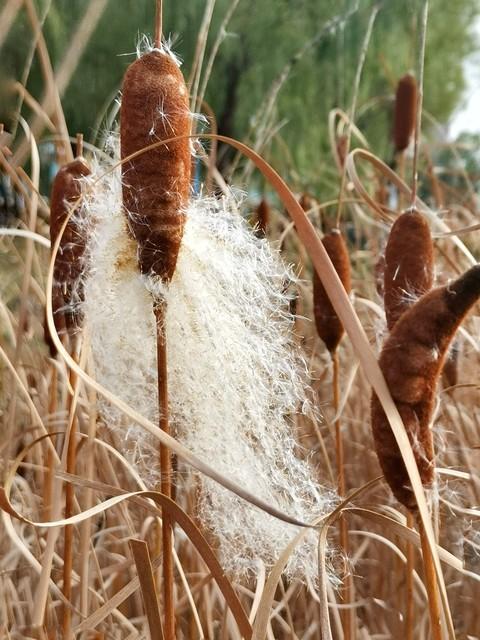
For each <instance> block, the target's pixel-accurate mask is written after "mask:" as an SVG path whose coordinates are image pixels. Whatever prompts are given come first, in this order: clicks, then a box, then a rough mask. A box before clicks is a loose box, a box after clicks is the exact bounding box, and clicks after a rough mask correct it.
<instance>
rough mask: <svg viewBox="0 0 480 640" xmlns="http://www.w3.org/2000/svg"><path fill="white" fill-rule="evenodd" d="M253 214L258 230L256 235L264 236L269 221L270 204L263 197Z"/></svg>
mask: <svg viewBox="0 0 480 640" xmlns="http://www.w3.org/2000/svg"><path fill="white" fill-rule="evenodd" d="M255 214H256V215H255V223H256V226H257V230H258V233H257V235H258V236H259V237H261V238H264V237H265V236H266V235H267V229H268V224H269V222H270V205H269V204H268V202H267V200H266V199H265V198H262V199H261V200H260V203H259V205H258V207H257V210H256V212H255Z"/></svg>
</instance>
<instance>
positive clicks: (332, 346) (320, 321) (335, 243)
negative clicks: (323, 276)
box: [313, 229, 351, 353]
mask: <svg viewBox="0 0 480 640" xmlns="http://www.w3.org/2000/svg"><path fill="white" fill-rule="evenodd" d="M322 244H323V246H324V247H325V250H326V252H327V253H328V256H329V258H330V260H331V261H332V263H333V266H334V267H335V271H336V272H337V273H338V276H339V278H340V280H341V281H342V284H343V286H344V288H345V291H346V292H347V293H350V289H351V280H350V260H349V257H348V249H347V245H346V244H345V240H344V239H343V236H342V234H341V233H340V231H339V230H338V229H334V230H332V231H330V233H327V234H326V235H325V236H324V237H323V239H322ZM313 313H314V316H315V324H316V327H317V332H318V335H319V336H320V338H321V339H322V340H323V342H324V343H325V345H326V347H327V349H328V350H329V351H330V353H334V352H335V350H336V349H337V347H338V344H339V342H340V340H341V339H342V336H343V325H342V323H341V322H340V319H339V318H338V316H337V314H336V313H335V310H334V308H333V306H332V303H331V302H330V298H329V297H328V295H327V292H326V291H325V288H324V286H323V284H322V283H321V281H320V278H319V277H318V275H317V274H316V272H314V273H313Z"/></svg>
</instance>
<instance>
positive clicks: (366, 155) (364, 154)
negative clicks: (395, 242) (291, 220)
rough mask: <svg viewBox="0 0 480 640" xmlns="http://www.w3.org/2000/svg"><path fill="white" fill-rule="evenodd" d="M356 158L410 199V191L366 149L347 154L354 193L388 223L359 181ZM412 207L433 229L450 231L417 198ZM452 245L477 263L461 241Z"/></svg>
mask: <svg viewBox="0 0 480 640" xmlns="http://www.w3.org/2000/svg"><path fill="white" fill-rule="evenodd" d="M357 157H358V158H361V159H362V160H366V161H367V162H369V163H370V164H371V165H372V166H373V167H375V169H377V171H379V172H380V173H381V174H382V175H384V176H385V177H386V178H387V180H388V181H389V182H391V183H392V184H394V185H395V186H396V187H397V189H398V191H399V192H401V193H403V194H404V195H405V196H406V197H407V198H411V196H412V191H411V189H410V188H409V187H408V185H407V184H405V182H403V180H401V179H400V178H399V177H398V175H397V174H396V173H395V171H392V169H390V167H389V166H388V165H387V164H385V163H384V162H383V161H382V160H380V158H377V156H375V155H374V154H373V153H371V152H370V151H367V150H366V149H354V150H353V151H351V152H350V153H349V154H348V156H347V159H346V161H345V166H346V169H347V172H348V176H349V178H350V180H351V181H352V182H353V183H354V185H355V189H356V191H357V192H358V194H359V195H360V197H361V198H363V200H364V201H365V202H366V203H367V204H368V205H369V206H370V207H371V209H372V210H373V211H374V212H375V213H377V214H378V215H379V217H380V218H381V219H383V220H386V221H390V217H389V216H387V215H386V213H385V211H384V209H383V208H382V206H381V205H379V204H378V203H377V202H376V201H375V200H374V198H372V197H371V196H370V194H369V193H368V191H367V189H366V188H365V187H364V185H363V183H362V181H361V180H360V177H359V175H358V172H357V167H356V164H355V162H356V159H357ZM413 206H414V208H415V209H416V210H417V211H420V212H421V213H423V214H425V215H426V216H427V217H428V218H429V220H430V221H431V222H432V223H433V224H434V225H435V227H437V228H438V229H440V230H441V231H443V232H450V231H451V229H450V228H449V227H448V225H446V224H445V223H444V222H443V221H442V220H441V219H440V218H439V217H438V216H437V215H436V213H435V212H434V211H432V210H431V209H430V207H428V206H427V204H426V203H425V202H424V201H423V200H421V199H420V198H419V197H418V196H417V197H416V199H415V202H414V203H413ZM453 243H454V244H455V246H456V247H457V248H458V249H459V251H460V252H461V253H463V255H464V256H465V257H466V259H467V261H468V264H470V265H474V264H476V263H477V261H476V259H475V257H474V256H473V255H472V253H471V252H470V251H469V249H468V248H467V247H466V246H465V244H464V243H463V242H461V240H459V239H458V238H457V237H455V236H454V237H453Z"/></svg>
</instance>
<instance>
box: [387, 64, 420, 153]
mask: <svg viewBox="0 0 480 640" xmlns="http://www.w3.org/2000/svg"><path fill="white" fill-rule="evenodd" d="M416 114H417V82H416V80H415V78H414V76H413V75H412V74H411V73H407V74H406V75H404V76H403V77H402V78H400V80H399V82H398V85H397V92H396V95H395V111H394V121H393V142H394V145H395V151H397V152H401V151H405V149H406V148H407V147H408V145H409V144H410V140H411V138H412V135H413V132H414V130H415V119H416Z"/></svg>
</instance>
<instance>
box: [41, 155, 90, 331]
mask: <svg viewBox="0 0 480 640" xmlns="http://www.w3.org/2000/svg"><path fill="white" fill-rule="evenodd" d="M89 174H90V169H89V167H88V165H87V163H86V161H85V159H84V158H83V157H82V156H81V150H80V148H78V149H77V157H76V158H75V159H74V160H73V161H72V162H69V163H68V164H66V165H64V166H63V167H61V168H60V170H59V171H58V173H57V175H56V176H55V179H54V181H53V185H52V195H51V201H50V239H51V242H52V245H53V244H54V243H55V242H56V240H57V238H58V235H59V234H60V231H61V229H62V226H63V224H64V223H65V220H66V219H67V217H68V216H69V215H70V214H71V215H70V219H69V220H68V222H67V225H66V227H65V230H64V232H63V235H62V239H61V241H60V246H59V249H58V253H57V256H56V258H55V265H54V271H53V278H54V279H53V291H52V303H53V317H54V320H55V327H56V328H57V331H58V333H59V334H65V333H67V334H68V335H73V334H75V333H76V332H77V331H78V329H79V328H80V327H81V324H82V311H81V309H82V302H83V279H82V275H83V271H84V263H85V257H84V254H85V244H86V242H85V237H84V234H83V229H82V221H81V219H80V217H79V216H81V214H82V209H81V207H77V209H76V210H74V211H73V212H72V206H73V205H75V204H76V203H77V202H78V201H79V199H80V197H81V195H82V179H83V178H85V177H86V176H88V175H89Z"/></svg>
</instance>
